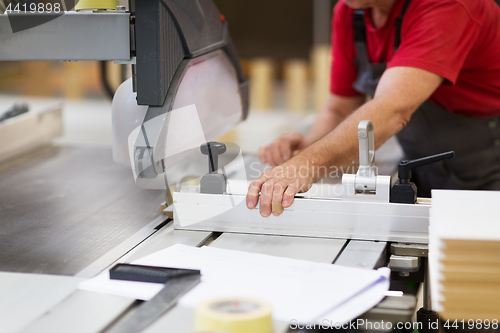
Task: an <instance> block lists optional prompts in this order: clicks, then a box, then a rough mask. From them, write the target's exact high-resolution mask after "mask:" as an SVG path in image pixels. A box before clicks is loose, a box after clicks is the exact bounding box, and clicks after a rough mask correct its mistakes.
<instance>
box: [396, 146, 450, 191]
mask: <svg viewBox="0 0 500 333" xmlns="http://www.w3.org/2000/svg"><path fill="white" fill-rule="evenodd" d="M454 156H455V152H454V151H449V152H446V153H441V154H436V155H432V156H427V157H422V158H418V159H416V160H412V161H408V160H404V161H401V163H399V166H398V178H399V182H400V183H401V184H409V183H410V178H411V170H413V169H415V168H418V167H421V166H424V165H427V164H431V163H434V162H438V161H441V160H445V159H448V158H453V157H454Z"/></svg>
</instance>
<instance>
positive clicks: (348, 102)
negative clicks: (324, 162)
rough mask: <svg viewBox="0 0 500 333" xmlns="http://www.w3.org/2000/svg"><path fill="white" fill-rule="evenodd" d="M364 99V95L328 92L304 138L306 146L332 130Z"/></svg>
mask: <svg viewBox="0 0 500 333" xmlns="http://www.w3.org/2000/svg"><path fill="white" fill-rule="evenodd" d="M365 99H366V97H365V96H364V95H362V96H354V97H343V96H339V95H335V94H330V95H329V96H328V99H327V101H326V103H325V105H324V106H323V107H322V108H321V110H320V111H319V112H318V115H317V116H316V120H315V121H314V123H313V125H312V126H311V128H310V129H309V131H308V132H307V134H306V136H305V138H304V140H305V142H306V146H309V145H311V144H312V143H314V142H316V141H318V140H319V139H321V138H323V137H324V136H325V135H327V134H328V133H330V132H331V131H333V130H334V129H335V128H336V127H337V126H338V125H340V123H341V122H343V121H344V120H345V119H346V118H347V117H349V115H351V113H353V112H354V110H356V109H357V108H359V107H360V106H361V105H363V103H364V102H365Z"/></svg>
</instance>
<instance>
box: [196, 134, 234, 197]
mask: <svg viewBox="0 0 500 333" xmlns="http://www.w3.org/2000/svg"><path fill="white" fill-rule="evenodd" d="M200 151H201V153H202V154H203V155H208V173H207V174H206V175H204V176H203V177H201V181H200V192H201V193H207V194H223V193H225V192H226V188H227V178H226V175H224V174H222V173H219V172H218V169H219V155H222V154H224V153H225V152H226V145H225V144H223V143H221V142H215V141H211V142H206V143H204V144H202V145H201V146H200Z"/></svg>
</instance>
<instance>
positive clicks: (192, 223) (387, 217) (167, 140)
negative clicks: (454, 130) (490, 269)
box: [0, 0, 453, 318]
mask: <svg viewBox="0 0 500 333" xmlns="http://www.w3.org/2000/svg"><path fill="white" fill-rule="evenodd" d="M102 3H103V4H108V3H109V2H108V1H102ZM95 7H99V6H97V5H96V2H95V1H94V2H93V1H84V0H81V1H79V2H78V4H77V9H78V11H76V12H65V13H63V14H60V15H54V14H47V13H31V14H30V13H11V14H9V15H0V29H1V32H2V33H1V34H0V43H1V45H8V47H2V48H0V60H3V61H9V60H16V61H19V60H59V61H79V60H109V61H115V62H116V63H120V64H130V65H131V66H132V78H131V79H129V80H127V81H126V82H124V83H123V84H122V85H121V86H120V88H119V89H118V90H117V92H116V94H115V98H114V100H113V105H112V109H113V111H112V115H113V158H114V160H115V161H116V162H117V163H119V164H122V165H125V166H129V167H131V168H132V171H133V176H134V179H135V181H136V183H137V185H138V186H141V187H144V188H151V189H158V188H162V189H165V190H166V192H167V193H170V191H171V190H173V189H175V190H174V191H173V193H172V195H171V196H170V194H167V203H169V204H171V205H170V206H169V207H168V208H167V210H168V209H172V208H173V212H174V227H175V228H176V229H183V230H196V231H209V232H224V233H226V232H228V233H240V234H251V235H283V236H295V237H309V238H318V239H321V238H323V239H324V238H338V239H347V240H362V241H377V242H381V243H383V245H384V246H383V247H384V248H385V249H389V248H390V255H385V253H386V252H387V251H384V256H383V257H382V258H381V260H380V262H379V263H378V266H381V265H386V264H389V266H390V267H391V269H392V271H393V276H394V277H395V279H403V280H405V278H408V277H409V276H410V273H412V274H413V273H415V274H414V275H417V281H419V282H421V281H423V280H425V281H424V282H425V283H424V287H425V288H424V289H425V290H424V309H425V310H426V311H430V300H429V297H430V296H429V292H428V279H427V278H425V279H424V278H423V275H425V272H426V267H425V266H426V263H427V261H426V256H427V243H428V225H429V208H430V202H429V201H426V200H421V199H417V197H416V193H417V192H416V187H415V184H413V183H411V182H410V178H411V170H412V169H413V168H415V167H419V166H422V165H425V164H428V163H432V162H436V161H439V160H442V159H445V158H451V157H453V152H448V153H443V154H439V155H435V156H431V157H425V158H422V159H419V160H414V161H403V162H401V163H400V164H399V169H398V178H399V179H398V180H397V181H396V182H394V183H393V182H391V177H390V176H382V175H378V174H377V167H376V165H375V148H374V147H375V146H374V142H375V141H374V129H373V124H372V123H371V122H370V121H362V122H361V123H360V124H359V127H358V138H359V156H360V161H359V169H358V171H357V173H356V174H344V175H343V177H342V181H341V183H337V184H315V185H314V186H313V187H312V189H311V190H310V191H308V192H307V193H304V194H300V195H298V196H297V199H296V200H295V202H294V204H293V206H292V207H290V208H289V209H286V210H285V211H284V213H283V214H282V215H281V216H279V217H273V216H271V217H270V218H266V219H265V218H263V217H261V216H260V215H259V213H258V209H254V210H248V209H247V208H246V206H245V195H246V191H247V189H248V182H249V181H250V180H251V179H249V178H250V177H249V176H248V174H249V172H248V164H249V162H254V163H255V159H254V158H253V159H252V157H248V156H244V155H243V153H242V152H241V151H240V149H239V148H238V147H237V145H235V144H232V143H221V142H216V141H214V140H216V139H217V138H218V137H220V136H221V135H223V134H224V133H226V132H228V131H229V130H231V129H232V128H233V127H234V126H235V125H236V124H238V123H239V122H241V121H243V120H245V119H246V117H247V114H248V109H249V107H248V104H249V98H248V95H249V90H248V81H247V80H246V78H245V77H244V75H243V71H242V69H241V66H240V63H239V59H238V56H237V53H236V50H235V47H234V45H233V43H232V41H231V38H230V35H229V32H228V24H227V22H225V19H224V17H223V16H222V15H221V14H220V12H219V11H218V9H217V8H216V6H215V5H214V4H213V3H212V1H209V0H189V1H186V0H141V1H133V0H132V1H130V2H129V10H128V11H127V10H126V9H125V8H124V7H120V6H118V7H116V6H114V7H113V6H111V7H106V6H103V8H95ZM34 19H36V20H34ZM33 22H38V24H33ZM75 36H80V38H75ZM207 165H208V167H207ZM387 253H389V252H387ZM359 255H361V256H362V255H363V252H360V253H359ZM389 256H390V258H389ZM374 268H377V267H374ZM417 272H420V273H419V274H420V275H418V274H416V273H417ZM414 275H412V276H414ZM414 305H415V304H413V307H414ZM386 310H387V309H386ZM393 310H394V309H392V310H391V308H390V307H389V310H387V311H386V312H385V315H386V316H389V317H390V316H392V317H391V318H396V317H397V316H396V315H395V314H394V313H396V312H397V311H396V312H395V311H393ZM410 312H411V311H410ZM426 313H427V312H425V313H424V314H426ZM422 315H423V314H422ZM394 316H396V317H394ZM383 318H385V317H383ZM398 318H399V317H398Z"/></svg>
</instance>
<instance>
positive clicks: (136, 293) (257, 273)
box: [79, 244, 389, 323]
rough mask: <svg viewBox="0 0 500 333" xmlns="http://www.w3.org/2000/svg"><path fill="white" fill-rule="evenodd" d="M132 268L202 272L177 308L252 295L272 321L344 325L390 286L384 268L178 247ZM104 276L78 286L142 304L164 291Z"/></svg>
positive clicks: (148, 284)
mask: <svg viewBox="0 0 500 333" xmlns="http://www.w3.org/2000/svg"><path fill="white" fill-rule="evenodd" d="M134 264H140V265H151V266H164V267H177V268H188V269H189V268H191V269H200V270H201V273H202V283H201V284H200V285H198V286H197V287H195V288H194V289H193V290H191V291H190V292H189V293H187V294H186V295H185V296H184V297H182V298H181V299H180V301H179V304H180V305H183V306H186V307H192V308H193V307H195V306H196V305H197V304H199V303H200V302H202V301H205V300H208V299H213V298H219V297H225V296H230V297H252V298H258V299H263V300H266V301H268V302H269V303H271V304H272V306H273V317H274V318H275V319H277V320H281V321H290V320H292V319H295V320H297V321H299V322H318V323H320V322H323V321H324V320H329V321H331V322H333V323H337V322H340V323H342V322H345V321H348V320H350V319H353V318H355V317H357V316H358V315H360V314H362V313H364V312H365V311H366V310H368V309H370V308H371V307H373V306H374V305H376V304H377V303H378V302H380V301H381V300H382V298H383V297H384V292H385V291H386V290H387V289H388V287H389V282H388V281H389V280H388V274H387V272H386V271H384V270H381V271H372V270H364V269H357V268H350V267H342V266H334V265H330V264H321V263H314V262H309V261H305V260H296V259H288V258H280V257H273V256H268V255H263V254H254V253H247V252H241V251H233V250H225V249H219V248H212V247H202V248H196V247H190V246H186V245H180V244H178V245H174V246H171V247H169V248H166V249H164V250H162V251H158V252H156V253H153V254H151V255H148V256H146V257H144V258H141V259H139V260H137V261H135V262H134ZM108 274H109V273H108V272H105V273H102V274H101V275H99V276H97V277H95V278H93V279H90V280H87V281H85V282H83V283H81V284H80V286H79V288H80V289H84V290H90V291H98V292H106V293H110V294H115V295H121V296H128V297H133V298H137V299H143V300H148V299H150V298H152V297H153V296H154V295H155V294H156V293H157V292H158V291H159V290H160V289H161V288H162V286H161V285H158V284H152V283H141V282H127V281H114V280H110V279H109V275H108ZM354 296H356V297H355V298H353V297H354Z"/></svg>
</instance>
